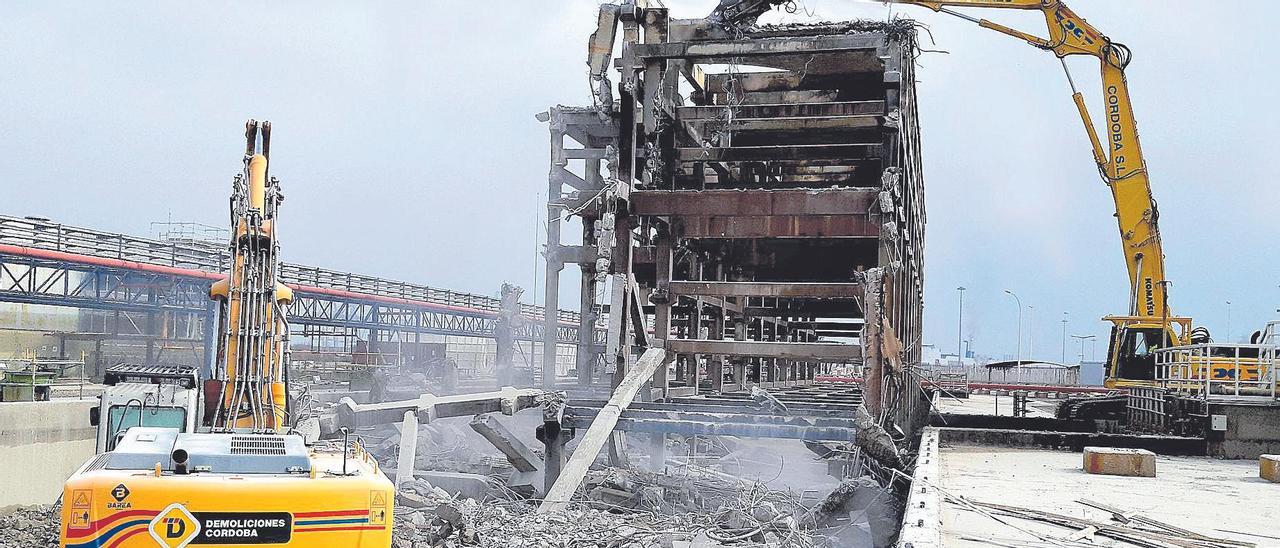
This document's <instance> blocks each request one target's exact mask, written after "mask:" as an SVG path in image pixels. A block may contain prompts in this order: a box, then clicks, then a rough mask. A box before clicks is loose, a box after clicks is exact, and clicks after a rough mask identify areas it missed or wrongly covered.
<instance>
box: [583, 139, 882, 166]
mask: <svg viewBox="0 0 1280 548" xmlns="http://www.w3.org/2000/svg"><path fill="white" fill-rule="evenodd" d="M566 152H568V151H566ZM571 157H572V156H571ZM676 157H677V159H679V160H680V161H682V162H695V161H704V162H763V161H770V160H772V161H789V160H824V159H838V160H870V159H875V158H882V157H884V145H883V144H882V143H854V144H841V145H781V146H749V147H732V148H717V147H709V148H702V147H683V148H678V149H676Z"/></svg>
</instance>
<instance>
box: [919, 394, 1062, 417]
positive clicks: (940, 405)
mask: <svg viewBox="0 0 1280 548" xmlns="http://www.w3.org/2000/svg"><path fill="white" fill-rule="evenodd" d="M1058 403H1059V400H1042V399H1034V398H1033V399H1031V400H1028V401H1027V416H1028V417H1048V418H1053V416H1054V412H1055V410H1057V408H1058ZM936 406H937V412H939V413H943V414H947V415H952V414H954V415H992V416H1001V417H1012V416H1013V396H992V395H989V394H971V395H969V397H968V398H949V397H939V398H938V399H937V403H936Z"/></svg>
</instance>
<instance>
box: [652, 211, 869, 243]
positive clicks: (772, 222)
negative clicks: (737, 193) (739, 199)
mask: <svg viewBox="0 0 1280 548" xmlns="http://www.w3.org/2000/svg"><path fill="white" fill-rule="evenodd" d="M672 224H673V225H674V226H675V231H676V232H677V233H679V234H680V236H682V237H685V238H728V239H738V238H879V237H880V224H879V223H877V222H874V221H872V220H871V219H870V218H869V217H868V215H866V213H865V212H864V213H861V214H849V215H812V216H799V215H771V216H767V217H734V216H717V217H681V218H678V219H674V220H673V222H672Z"/></svg>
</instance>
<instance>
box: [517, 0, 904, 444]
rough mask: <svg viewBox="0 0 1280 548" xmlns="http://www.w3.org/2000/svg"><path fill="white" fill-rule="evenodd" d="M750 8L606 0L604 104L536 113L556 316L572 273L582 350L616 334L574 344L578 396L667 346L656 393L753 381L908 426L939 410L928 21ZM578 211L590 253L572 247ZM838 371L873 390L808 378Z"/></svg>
mask: <svg viewBox="0 0 1280 548" xmlns="http://www.w3.org/2000/svg"><path fill="white" fill-rule="evenodd" d="M766 9H767V8H766ZM755 15H758V13H756V14H750V13H748V14H736V13H722V12H720V11H719V10H718V11H717V13H716V14H713V16H712V17H709V18H700V19H674V18H671V17H670V15H669V13H668V10H667V9H666V8H663V7H657V6H652V5H647V3H646V2H643V1H637V2H627V3H624V4H622V5H604V6H601V8H600V12H599V28H598V29H597V31H596V32H595V34H593V35H592V37H591V39H590V44H589V50H588V65H589V66H590V73H591V83H592V86H593V91H594V92H595V93H594V99H595V101H594V102H595V104H594V105H593V106H591V107H565V106H557V107H553V108H551V109H549V110H548V111H547V112H546V113H544V114H543V115H541V119H543V120H544V121H546V122H548V123H549V126H550V133H551V163H552V165H551V172H550V181H549V186H548V196H549V201H548V212H549V213H548V218H549V219H551V222H549V223H548V227H547V241H548V245H547V249H546V258H547V270H546V272H547V278H546V288H547V292H546V301H545V303H546V306H547V307H548V308H557V307H559V306H561V305H562V301H561V299H560V297H561V296H560V294H559V288H560V275H561V272H562V270H564V265H566V264H577V265H578V266H579V268H580V270H581V286H580V292H579V295H578V299H579V304H580V307H581V310H582V312H583V313H582V315H581V323H580V325H579V326H578V329H579V332H580V335H581V339H580V340H584V341H585V340H590V339H591V334H592V333H593V332H594V331H595V328H596V327H597V323H600V324H607V339H606V340H604V341H602V342H600V344H597V345H595V346H588V345H582V346H580V350H579V353H578V356H577V362H576V367H577V374H578V381H579V384H580V386H581V387H584V388H588V387H602V388H607V387H609V386H611V385H616V383H617V382H618V380H619V379H621V378H622V376H623V373H624V372H625V371H626V370H627V369H628V367H630V366H631V365H633V364H634V362H635V359H636V356H638V355H639V352H640V351H641V350H643V349H644V348H655V347H661V348H665V349H667V350H668V352H669V353H670V355H672V356H673V358H671V363H670V364H669V365H668V367H660V368H658V370H657V373H656V374H655V375H654V378H653V381H652V387H651V388H652V390H651V392H650V393H647V394H645V393H642V395H641V399H643V400H649V401H655V402H667V403H673V404H679V403H687V404H694V403H696V404H699V405H706V404H708V403H711V402H725V403H732V402H741V401H742V399H743V398H745V397H747V395H748V394H750V393H751V392H752V388H753V387H756V388H763V389H769V390H773V391H775V392H778V393H779V398H780V399H781V400H782V402H783V404H784V405H785V404H786V402H787V401H790V402H791V403H793V404H798V405H797V407H798V408H804V407H807V406H812V404H815V403H816V404H830V408H833V409H834V408H839V407H842V406H855V405H857V404H859V403H864V404H865V406H866V407H867V409H868V410H869V411H870V412H871V414H872V415H874V416H877V417H878V418H879V421H880V422H881V424H882V425H883V426H885V427H886V428H887V429H889V430H891V431H892V430H895V429H896V430H898V431H900V432H904V433H910V432H911V431H912V430H913V425H914V424H918V423H919V422H921V421H922V420H923V415H922V413H921V411H922V408H923V407H927V406H926V405H925V403H924V400H923V397H922V392H921V391H920V389H919V383H918V380H917V378H916V377H915V375H914V366H915V365H916V364H918V362H919V358H920V335H921V321H920V320H921V309H922V304H921V299H922V274H923V258H924V257H923V251H924V250H923V237H924V224H925V212H924V200H923V186H924V181H923V177H922V174H921V150H920V136H919V128H918V121H917V109H916V95H915V87H914V79H913V63H914V58H915V54H916V42H915V27H914V25H913V24H912V23H911V22H910V21H905V20H901V21H894V22H887V23H885V22H859V21H855V22H846V23H838V24H815V25H787V26H774V27H769V26H757V25H755V23H754V16H755ZM615 79H616V80H615ZM615 81H616V86H615ZM574 217H576V218H578V219H580V220H581V222H582V231H581V240H580V243H573V244H569V243H563V240H564V239H566V237H567V235H565V234H563V232H564V230H563V228H564V227H566V226H569V225H568V223H567V222H559V220H568V219H571V218H574ZM606 287H607V288H608V291H607V293H606V291H605V288H606ZM548 321H549V322H556V320H555V319H554V318H552V319H550V320H548ZM557 328H562V329H563V328H564V327H563V326H560V325H559V324H558V323H557V324H555V325H547V326H545V330H544V332H545V333H555V332H556V329H557ZM544 348H546V349H547V352H554V348H555V346H554V345H553V344H548V345H545V347H544ZM544 363H554V360H553V359H547V360H545V361H544ZM832 374H840V375H844V376H847V377H861V378H862V384H861V387H862V388H861V389H860V390H850V389H849V388H850V386H851V385H848V384H844V385H840V386H833V385H830V384H827V383H818V382H816V381H817V380H818V379H819V378H820V377H822V376H825V375H832ZM542 378H543V379H553V378H554V375H553V374H551V372H544V374H543V377H542ZM852 386H857V385H852ZM849 416H851V415H849ZM619 428H622V426H621V425H620V426H619ZM779 437H805V435H804V434H800V435H796V436H779Z"/></svg>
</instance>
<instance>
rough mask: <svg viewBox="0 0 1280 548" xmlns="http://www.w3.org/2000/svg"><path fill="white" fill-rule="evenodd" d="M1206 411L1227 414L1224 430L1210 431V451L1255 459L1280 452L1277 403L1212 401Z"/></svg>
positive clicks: (1216, 454) (1226, 455)
mask: <svg viewBox="0 0 1280 548" xmlns="http://www.w3.org/2000/svg"><path fill="white" fill-rule="evenodd" d="M1209 414H1211V415H1226V416H1227V431H1226V432H1210V433H1209V454H1210V455H1212V456H1215V457H1219V458H1224V459H1256V458H1258V456H1259V455H1270V454H1276V453H1280V405H1276V404H1247V403H1236V404H1221V403H1211V404H1210V405H1209Z"/></svg>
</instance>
